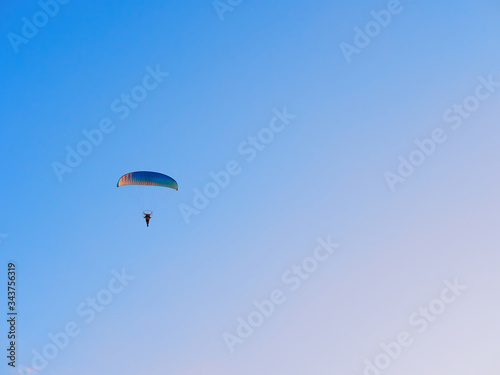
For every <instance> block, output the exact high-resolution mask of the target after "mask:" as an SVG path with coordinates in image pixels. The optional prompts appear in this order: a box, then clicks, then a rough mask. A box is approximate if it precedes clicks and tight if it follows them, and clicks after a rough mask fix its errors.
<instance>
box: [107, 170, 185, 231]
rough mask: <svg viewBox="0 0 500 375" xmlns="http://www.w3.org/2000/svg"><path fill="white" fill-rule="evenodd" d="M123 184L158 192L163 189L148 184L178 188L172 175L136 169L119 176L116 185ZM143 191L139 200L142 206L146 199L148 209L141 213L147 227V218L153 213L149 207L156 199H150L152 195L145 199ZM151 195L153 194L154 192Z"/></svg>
mask: <svg viewBox="0 0 500 375" xmlns="http://www.w3.org/2000/svg"><path fill="white" fill-rule="evenodd" d="M125 185H141V187H140V188H138V189H140V190H141V191H142V190H143V189H144V190H155V191H156V192H158V193H159V192H160V191H162V190H163V189H156V188H150V186H159V187H166V188H170V189H174V190H179V186H178V185H177V182H176V181H175V180H174V179H173V178H172V177H169V176H167V175H165V174H162V173H158V172H148V171H138V172H131V173H127V174H124V175H123V176H121V177H120V179H119V180H118V183H117V184H116V186H117V187H120V186H125ZM143 193H144V192H141V193H140V196H141V200H142V202H143V204H142V206H143V207H144V206H145V203H146V200H147V201H148V207H147V208H148V209H147V210H145V211H143V215H144V219H145V220H146V225H147V226H148V227H149V220H150V219H151V216H152V215H153V212H152V211H151V210H149V208H151V207H152V206H153V205H154V203H153V201H156V199H152V198H153V197H149V199H146V197H145V195H146V194H143ZM147 195H149V194H147ZM152 195H153V196H154V195H155V194H152Z"/></svg>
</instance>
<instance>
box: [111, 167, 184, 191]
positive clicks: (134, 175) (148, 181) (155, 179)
mask: <svg viewBox="0 0 500 375" xmlns="http://www.w3.org/2000/svg"><path fill="white" fill-rule="evenodd" d="M123 185H147V186H163V187H168V188H171V189H175V190H179V185H177V182H176V181H175V180H174V179H173V178H172V177H169V176H167V175H165V174H162V173H158V172H147V171H138V172H131V173H127V174H124V175H123V176H121V177H120V179H119V180H118V183H117V184H116V186H117V187H120V186H123Z"/></svg>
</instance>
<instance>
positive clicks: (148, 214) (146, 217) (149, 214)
mask: <svg viewBox="0 0 500 375" xmlns="http://www.w3.org/2000/svg"><path fill="white" fill-rule="evenodd" d="M143 214H144V219H146V225H147V226H148V227H149V220H151V216H152V215H153V213H152V212H151V211H144V212H143Z"/></svg>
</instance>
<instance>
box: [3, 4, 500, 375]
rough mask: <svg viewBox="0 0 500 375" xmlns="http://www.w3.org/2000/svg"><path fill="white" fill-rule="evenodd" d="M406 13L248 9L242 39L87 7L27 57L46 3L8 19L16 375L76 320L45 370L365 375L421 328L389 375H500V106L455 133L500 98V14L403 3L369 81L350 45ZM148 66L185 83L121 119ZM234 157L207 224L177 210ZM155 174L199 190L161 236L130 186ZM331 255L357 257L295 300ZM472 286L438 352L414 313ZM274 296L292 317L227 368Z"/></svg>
mask: <svg viewBox="0 0 500 375" xmlns="http://www.w3.org/2000/svg"><path fill="white" fill-rule="evenodd" d="M387 4H388V2H387V1H365V2H362V3H361V2H359V3H355V4H352V3H348V2H341V1H319V2H314V3H311V2H306V1H291V2H282V3H280V2H269V1H261V0H255V1H243V2H241V4H240V5H236V6H234V9H233V11H232V12H229V11H228V12H227V13H225V14H224V20H223V21H221V19H220V18H219V16H218V15H217V12H216V10H215V9H214V6H213V4H212V2H211V1H203V2H200V1H183V2H175V3H173V2H165V1H156V0H151V1H145V2H138V1H128V0H122V1H116V0H112V1H106V2H98V1H93V0H91V1H86V2H77V1H69V2H68V3H67V4H65V5H60V9H59V11H58V13H57V14H56V15H55V16H54V17H52V18H50V19H49V22H48V23H47V25H46V26H44V27H41V28H40V30H39V32H38V34H37V35H35V36H34V37H33V38H31V39H29V40H28V43H26V44H21V45H20V46H19V51H18V52H17V53H16V52H15V50H14V48H13V47H12V45H11V43H10V42H9V38H8V34H9V33H16V34H21V28H22V26H23V17H26V18H27V19H28V20H31V19H32V17H33V15H34V14H35V13H36V12H38V11H40V6H39V5H38V4H37V3H36V2H31V3H29V4H28V3H23V4H20V3H15V4H10V3H9V4H7V3H3V4H2V5H0V9H1V14H2V18H3V19H2V22H1V35H3V37H2V38H3V42H2V43H1V44H0V54H1V62H2V69H1V70H0V75H1V83H2V84H1V88H0V96H1V103H2V111H1V112H0V124H1V133H0V150H1V155H2V159H1V160H2V163H1V164H0V168H1V176H2V184H1V186H2V199H1V212H2V215H1V225H0V233H2V238H0V240H1V241H2V242H1V243H0V260H1V263H0V269H3V270H4V271H2V272H4V273H5V275H6V272H7V271H6V268H7V263H8V261H12V260H13V261H15V262H16V264H17V267H18V282H19V284H18V307H19V313H20V315H19V317H18V319H19V322H18V332H19V341H18V343H17V345H18V358H17V364H18V366H19V367H18V368H17V370H20V372H19V373H28V371H31V370H29V369H28V368H30V367H31V366H32V358H33V354H32V350H33V349H34V350H37V351H42V349H43V347H44V346H45V345H47V344H48V343H50V339H49V338H48V335H49V333H56V332H60V331H62V330H63V329H64V327H65V325H66V324H67V322H70V321H73V322H76V323H77V324H78V326H79V328H81V333H80V334H79V335H78V336H77V337H74V338H72V339H71V341H70V343H69V345H68V346H67V347H66V348H65V349H64V350H62V351H61V352H60V353H59V354H58V355H57V356H56V358H54V359H53V360H51V361H50V363H49V365H48V366H47V368H46V369H44V370H43V371H40V372H39V373H40V374H54V375H70V374H71V375H88V374H95V375H101V374H102V375H105V374H110V373H116V374H118V373H119V374H123V375H136V374H146V373H147V374H175V375H195V374H196V375H200V374H221V375H225V374H227V375H229V374H241V375H250V374H251V375H253V374H318V375H330V374H346V375H358V374H363V371H364V367H365V364H364V361H365V359H369V360H373V359H374V358H375V357H376V356H377V355H378V354H379V353H381V349H380V343H381V342H386V343H387V342H389V341H393V340H395V339H396V337H397V335H398V333H399V332H401V331H408V332H410V333H411V335H412V337H413V338H414V343H413V344H412V345H411V346H410V347H408V348H405V349H404V350H403V352H402V353H401V355H400V356H399V358H397V360H395V361H393V362H392V363H391V365H390V367H389V368H387V369H386V370H384V371H383V374H402V373H404V374H407V375H418V374H422V373H425V374H426V375H438V374H439V375H442V374H445V373H449V374H454V375H469V374H482V375H490V374H491V375H497V374H498V373H499V371H500V360H499V359H498V358H499V356H498V353H499V351H500V340H499V337H500V323H499V321H498V312H499V309H500V303H499V302H498V298H497V296H498V288H499V286H500V275H499V273H498V262H499V261H500V256H499V251H498V250H499V246H500V240H499V237H498V226H499V224H500V217H499V214H498V212H499V211H498V209H499V208H500V202H499V200H498V198H497V197H498V191H499V187H500V178H499V173H498V172H499V169H500V168H499V164H498V160H499V157H500V149H499V148H498V139H499V136H500V130H499V126H498V125H499V124H500V119H499V118H500V116H499V115H500V109H499V106H498V102H499V98H500V88H497V89H495V92H493V93H492V94H491V96H490V98H488V99H487V100H484V101H481V102H480V105H479V108H478V109H477V110H476V111H474V112H473V113H471V114H470V117H468V118H467V119H465V120H464V121H463V125H462V127H461V128H460V129H458V130H453V129H452V128H451V126H450V124H449V123H446V122H445V121H444V120H443V114H444V113H445V112H446V111H447V110H448V109H449V108H452V107H453V105H454V104H455V103H457V104H458V103H462V102H463V101H464V99H465V98H467V97H468V96H469V95H474V93H475V90H476V87H477V86H478V85H479V81H478V77H479V76H483V77H485V78H487V77H488V76H490V75H492V77H493V78H494V79H495V80H498V81H500V69H499V68H500V66H499V63H500V49H499V48H497V47H498V40H499V39H500V30H499V28H498V12H499V10H500V7H499V6H498V4H497V3H496V2H494V1H493V0H480V1H450V0H444V1H440V2H438V3H436V2H432V1H413V2H411V1H408V0H406V1H401V7H402V9H403V10H402V11H401V12H400V13H399V14H397V15H393V17H392V19H391V22H390V23H389V25H388V26H387V27H385V28H383V29H382V30H381V32H380V34H379V35H377V36H376V37H374V38H373V40H372V41H371V43H370V44H369V45H368V46H367V47H366V48H363V49H361V50H360V53H359V54H357V55H353V56H352V61H351V62H350V63H348V62H347V61H346V59H345V58H344V55H343V54H342V51H341V48H340V44H341V43H343V42H344V43H350V44H353V43H354V42H353V40H354V36H355V31H354V28H355V27H360V28H364V27H365V25H366V24H367V22H369V21H371V20H372V15H371V13H370V12H371V11H372V10H374V11H379V10H381V9H386V8H387ZM148 66H149V67H152V68H153V69H154V68H155V67H157V66H159V67H160V69H161V70H162V71H165V72H168V73H169V76H168V77H166V78H165V79H164V80H163V82H161V84H159V85H158V87H157V88H156V89H154V90H152V91H149V92H148V96H147V98H146V99H145V100H144V101H143V102H141V103H140V104H139V105H138V107H137V108H135V109H133V110H132V111H131V112H130V114H129V115H128V116H127V117H126V118H124V119H120V118H119V117H118V115H117V114H116V113H113V112H112V110H111V103H113V101H115V100H116V99H119V98H120V96H121V95H122V94H126V93H130V91H131V90H132V89H133V88H134V87H135V86H137V85H139V84H141V82H142V80H143V77H144V76H145V75H146V74H147V67H148ZM496 90H498V91H496ZM284 107H286V108H287V110H288V112H290V113H292V114H294V115H296V117H295V118H294V119H293V120H291V121H290V124H289V125H288V126H287V127H286V130H285V131H283V132H281V133H279V134H276V136H275V139H274V141H273V142H271V143H270V144H269V145H268V146H267V147H266V148H265V149H264V150H262V151H261V152H259V153H258V154H257V157H256V158H255V159H254V160H253V161H251V162H248V161H246V160H245V157H244V156H243V155H241V154H240V153H239V152H238V147H239V145H240V144H241V143H242V142H244V141H245V140H247V138H248V137H249V136H252V135H255V134H257V133H258V132H259V131H261V129H263V128H265V127H267V126H268V124H269V121H270V120H271V119H272V118H273V116H274V113H273V110H280V111H281V110H283V108H284ZM103 118H109V119H111V120H112V121H113V125H114V126H115V128H114V131H113V132H111V133H109V134H106V135H105V136H104V139H103V141H102V143H101V144H99V145H98V146H95V147H94V149H93V151H92V152H91V153H90V154H89V155H88V156H85V157H84V158H83V160H82V162H81V163H80V164H79V165H78V166H77V167H75V168H74V169H73V171H72V172H70V173H65V174H64V175H63V181H62V182H60V181H59V180H58V178H57V176H56V174H55V173H54V171H53V167H52V165H53V163H54V162H59V163H64V162H65V158H66V153H67V151H66V147H67V146H69V147H72V148H76V146H77V144H78V143H79V142H80V141H82V140H83V139H85V138H84V136H83V135H82V131H83V130H88V131H90V130H91V129H95V128H97V127H98V126H99V122H100V121H101V120H102V119H103ZM436 128H442V129H444V131H445V132H446V135H447V136H448V138H447V140H446V142H444V143H442V144H440V145H438V147H437V150H436V151H435V152H434V154H432V155H430V156H429V157H428V158H426V160H425V162H424V163H423V164H422V165H421V166H419V167H418V168H417V169H416V170H415V172H414V174H413V175H412V176H411V177H410V178H408V180H407V181H406V182H404V183H402V184H398V185H397V186H396V191H395V192H392V191H391V190H390V189H389V187H388V185H387V183H386V180H385V178H384V173H386V172H387V171H391V172H394V173H395V172H396V171H397V168H398V164H399V160H398V157H399V156H400V155H402V156H404V157H408V155H409V154H410V153H411V152H412V151H413V150H415V148H416V146H415V144H414V140H415V139H417V138H418V139H424V138H428V137H429V136H430V134H431V133H432V132H433V130H434V129H436ZM231 160H236V161H238V162H239V164H240V166H241V169H242V172H241V173H240V174H239V175H237V176H235V177H233V178H232V180H231V182H230V183H229V185H228V186H227V187H226V188H225V189H222V190H221V192H220V194H219V195H218V196H217V197H216V198H214V199H212V200H211V201H210V204H209V205H208V207H207V208H205V209H203V210H201V212H200V213H199V215H197V216H193V217H192V220H191V223H190V224H187V223H186V222H185V221H184V219H183V217H182V215H181V214H180V211H179V205H181V204H186V205H190V204H191V203H192V199H193V195H194V193H193V189H200V190H203V188H204V187H205V185H206V184H207V183H209V182H210V181H211V177H210V172H218V171H220V170H223V169H224V168H225V166H226V164H227V163H228V162H229V161H231ZM134 170H153V171H159V172H163V173H166V174H168V175H171V176H172V177H174V178H175V179H176V180H177V181H178V183H179V187H180V189H179V192H175V191H173V190H170V191H165V192H164V193H165V194H164V195H163V196H162V198H161V205H160V206H158V209H155V216H154V217H153V219H152V221H151V226H150V227H149V228H146V226H145V223H144V220H143V219H142V216H141V210H142V208H141V207H140V204H138V202H137V199H136V197H135V196H134V195H133V194H131V193H130V192H131V190H132V189H129V190H126V187H124V188H120V189H117V188H116V182H117V180H118V178H119V177H120V176H121V175H122V174H124V173H126V172H130V171H134ZM328 236H331V238H332V239H333V240H334V241H335V242H337V243H339V244H340V248H339V250H338V252H337V253H336V254H335V255H334V256H332V257H331V258H330V259H329V260H328V261H325V262H324V263H322V264H321V265H320V267H319V268H318V269H317V271H315V272H314V273H312V274H311V276H310V278H309V279H308V280H306V281H304V282H303V285H302V286H301V287H300V289H299V290H297V291H296V292H291V291H290V289H289V285H286V284H284V283H283V281H282V275H283V274H284V273H285V272H286V271H287V270H289V269H290V267H292V266H293V265H294V264H300V263H302V261H303V259H305V258H306V257H307V256H309V255H310V254H311V253H312V251H313V250H314V248H315V247H316V243H317V242H316V241H317V240H316V239H317V238H318V237H321V238H325V239H326V238H327V237H328ZM123 268H124V269H126V270H127V273H129V274H131V275H134V276H135V279H134V280H133V281H131V282H130V284H129V285H128V286H127V287H126V288H125V289H124V290H123V292H121V293H120V294H117V295H115V296H114V299H113V301H112V303H110V304H109V305H108V306H106V307H105V309H104V310H103V311H102V312H99V313H98V314H97V315H96V318H95V320H94V321H92V322H91V323H90V324H86V323H85V322H84V319H83V318H82V317H81V316H79V315H78V314H77V312H76V311H77V307H78V306H79V304H81V303H84V302H85V301H86V299H87V298H88V297H95V296H96V295H97V294H98V293H99V292H100V291H101V290H102V289H103V288H106V287H107V285H108V282H109V281H110V280H111V279H112V278H113V274H112V271H113V270H117V271H121V270H122V269H123ZM455 278H458V280H459V281H460V283H462V284H464V285H466V286H467V290H466V291H465V292H464V293H463V294H462V295H461V296H460V297H459V298H457V299H456V301H455V302H453V303H452V304H450V305H447V307H446V311H445V312H444V313H443V314H442V315H441V316H439V317H438V318H437V319H436V321H435V322H434V323H433V324H432V325H431V326H430V327H429V329H428V330H426V331H425V332H423V333H421V334H420V333H417V331H416V329H415V327H412V326H411V325H410V324H409V320H408V319H409V317H410V316H411V315H412V314H413V313H414V312H416V311H418V309H419V308H420V307H421V306H428V305H429V304H430V303H431V301H432V300H433V299H435V298H438V297H439V296H440V293H441V290H442V289H443V288H444V287H445V281H446V280H450V281H453V280H454V279H455ZM1 279H2V280H5V279H6V276H1ZM275 289H280V290H282V291H283V292H284V293H285V295H286V301H285V303H284V304H282V305H280V306H277V307H276V310H275V312H274V314H273V315H272V316H271V317H269V318H268V319H266V320H265V322H264V324H263V325H262V326H261V327H259V328H258V329H256V330H255V332H254V333H253V335H252V336H251V337H250V338H249V339H247V340H245V342H244V343H243V344H241V345H237V346H236V348H235V349H236V351H235V353H233V354H230V353H229V351H228V349H227V347H226V344H225V343H224V339H223V334H224V333H225V332H230V333H233V334H235V331H236V327H237V319H238V317H240V316H241V317H243V318H246V317H247V316H248V314H250V313H251V312H252V311H253V310H254V309H255V308H254V307H253V301H254V300H259V301H260V300H263V299H267V298H269V296H270V295H271V292H272V291H273V290H275ZM2 298H3V300H5V302H4V303H5V306H6V305H7V304H6V296H5V295H3V296H2ZM2 311H3V310H2ZM1 320H2V321H3V322H4V323H2V324H1V325H0V326H1V327H0V328H1V329H2V332H4V331H5V332H6V331H7V325H6V324H5V319H3V318H2V319H1ZM1 337H2V340H1V341H0V343H1V347H2V348H3V347H4V346H5V345H6V344H7V339H6V338H5V334H4V333H2V334H1ZM5 362H6V359H5V358H4V359H2V363H0V367H2V372H1V373H2V374H3V373H4V372H3V371H4V370H5V373H6V374H7V373H11V370H10V369H9V367H8V366H7V365H6V363H5ZM21 365H23V366H25V367H26V369H25V368H24V367H22V366H21ZM23 369H24V370H23Z"/></svg>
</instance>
